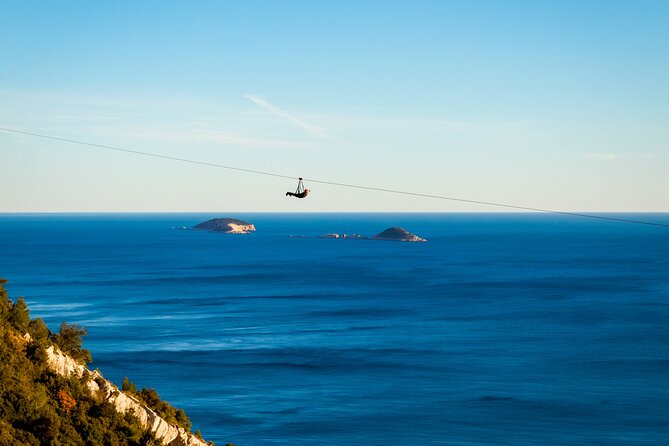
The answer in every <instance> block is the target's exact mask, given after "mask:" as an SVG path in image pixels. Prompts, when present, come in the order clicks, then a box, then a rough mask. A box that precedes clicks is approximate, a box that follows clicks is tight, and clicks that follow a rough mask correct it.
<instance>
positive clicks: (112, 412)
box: [0, 279, 209, 446]
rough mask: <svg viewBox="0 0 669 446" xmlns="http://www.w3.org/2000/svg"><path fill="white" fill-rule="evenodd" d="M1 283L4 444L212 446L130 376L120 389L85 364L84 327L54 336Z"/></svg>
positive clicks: (0, 422)
mask: <svg viewBox="0 0 669 446" xmlns="http://www.w3.org/2000/svg"><path fill="white" fill-rule="evenodd" d="M6 283H7V281H6V280H4V279H0V358H2V360H0V445H3V446H5V445H6V446H40V445H47V444H60V445H72V446H78V445H81V446H83V445H86V444H110V445H112V444H113V445H128V446H140V445H141V446H161V445H162V446H166V445H169V446H208V445H209V443H206V442H205V441H204V440H202V439H201V437H200V436H199V432H198V433H197V434H191V433H190V427H191V422H190V419H189V418H188V416H187V415H186V413H185V412H184V411H183V410H181V409H178V408H176V407H173V406H171V405H170V404H169V403H167V402H166V401H162V400H161V399H160V397H159V396H158V393H157V392H156V391H155V390H154V389H152V388H149V389H146V388H142V389H141V390H140V391H137V388H136V387H135V385H134V384H132V383H131V382H130V381H129V380H128V379H127V378H126V379H124V381H123V390H124V391H120V390H119V389H118V388H117V387H116V386H115V385H114V384H112V383H111V382H109V381H107V380H106V379H104V378H103V377H102V375H101V374H100V372H98V371H97V370H96V371H90V370H88V369H87V368H86V366H85V365H84V364H86V363H87V362H90V361H91V355H90V352H89V351H88V350H86V349H84V348H83V346H82V336H84V335H86V333H87V331H86V329H84V328H82V327H81V326H79V325H78V324H68V323H65V322H63V323H62V324H61V325H60V330H59V331H58V332H57V333H52V332H51V330H49V328H48V327H47V325H46V324H45V323H44V321H43V320H42V319H40V318H37V319H31V318H30V311H29V309H28V306H27V305H26V303H25V301H24V300H23V298H22V297H19V298H18V299H17V300H16V301H12V300H10V299H9V295H8V293H7V290H6V289H5V287H4V285H5V284H6Z"/></svg>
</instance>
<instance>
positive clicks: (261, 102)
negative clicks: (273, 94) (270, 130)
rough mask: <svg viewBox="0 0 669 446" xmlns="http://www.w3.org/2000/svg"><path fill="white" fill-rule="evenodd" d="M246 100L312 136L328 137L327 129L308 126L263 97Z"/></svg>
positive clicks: (248, 96) (247, 97) (249, 96)
mask: <svg viewBox="0 0 669 446" xmlns="http://www.w3.org/2000/svg"><path fill="white" fill-rule="evenodd" d="M245 98H246V99H248V100H249V101H251V102H253V103H254V104H255V105H257V106H258V107H260V108H262V109H263V110H266V111H268V112H270V113H272V114H273V115H274V116H278V117H279V118H283V119H286V120H288V121H290V122H292V123H293V124H295V125H297V126H298V127H300V128H302V129H303V130H304V131H306V132H307V133H309V134H311V135H316V136H326V135H325V129H322V128H320V127H316V126H314V125H311V124H307V123H306V122H304V121H302V120H301V119H298V118H296V117H295V116H293V115H291V114H290V113H288V112H287V111H285V110H283V109H281V108H279V107H277V106H276V105H274V104H272V103H270V102H268V101H267V100H265V99H264V98H263V97H261V96H257V95H252V94H248V95H246V96H245Z"/></svg>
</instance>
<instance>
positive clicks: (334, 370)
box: [0, 213, 669, 446]
mask: <svg viewBox="0 0 669 446" xmlns="http://www.w3.org/2000/svg"><path fill="white" fill-rule="evenodd" d="M214 217H236V218H241V219H244V220H248V221H250V222H252V223H254V224H255V226H256V228H257V232H256V233H254V234H249V235H228V234H219V233H211V232H206V231H197V230H188V229H178V228H179V227H182V226H185V227H191V226H193V225H195V224H197V223H199V222H201V221H204V220H207V219H210V218H214ZM618 217H621V215H618ZM622 217H623V218H632V219H643V220H649V221H655V222H664V223H669V214H626V215H622ZM390 226H402V227H404V228H405V229H407V230H409V231H410V232H413V233H415V234H417V235H419V236H422V237H425V238H427V239H428V242H427V243H397V242H382V241H370V240H354V239H322V238H319V237H318V236H319V235H321V234H324V233H330V232H338V233H348V234H351V233H357V234H363V235H374V234H376V233H378V232H381V231H382V230H384V229H386V228H388V227H390ZM291 235H293V236H305V237H291ZM0 277H4V278H7V279H9V280H10V282H9V284H8V286H7V287H8V290H9V292H10V295H11V296H12V297H14V298H15V297H17V296H18V295H23V296H24V298H25V299H26V301H27V303H28V305H29V307H30V309H31V313H32V315H33V316H34V317H35V316H38V317H42V318H44V319H45V321H46V322H47V324H48V325H49V327H50V328H51V329H52V330H54V331H57V329H58V326H59V324H60V323H61V321H68V322H72V323H79V324H82V325H84V326H85V327H87V328H88V332H89V334H88V336H87V337H86V339H85V347H87V348H88V349H90V350H91V351H92V354H93V359H94V362H93V364H92V365H91V367H92V368H96V367H97V368H99V369H100V371H101V372H102V374H103V375H104V376H105V377H107V378H108V379H111V380H112V381H114V382H116V383H117V384H120V383H121V381H122V379H123V377H124V376H128V377H129V378H130V379H131V380H132V381H133V382H134V383H135V384H137V385H138V386H139V387H141V386H147V387H149V386H151V387H154V388H155V389H156V390H157V391H158V393H159V394H160V396H161V397H162V398H163V399H165V400H167V401H169V402H170V403H172V404H173V405H176V406H177V407H182V408H184V409H185V410H186V412H187V413H188V414H189V415H190V417H191V419H192V421H193V429H200V430H201V431H202V434H203V436H204V437H205V438H206V439H207V440H212V441H215V442H216V443H217V444H219V445H220V446H222V445H224V444H225V443H226V442H232V443H235V444H236V445H237V446H244V445H314V446H315V445H319V446H322V445H390V444H393V445H394V444H396V445H409V444H411V445H468V446H474V445H663V444H669V229H667V228H662V227H652V226H641V225H633V224H624V223H615V222H610V221H600V220H587V219H581V218H574V217H568V216H557V215H544V214H525V213H518V214H451V213H448V214H272V213H266V214H239V213H238V214H214V213H212V214H48V215H38V214H35V215H32V214H31V215H29V214H3V215H0Z"/></svg>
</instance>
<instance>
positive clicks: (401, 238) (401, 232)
mask: <svg viewBox="0 0 669 446" xmlns="http://www.w3.org/2000/svg"><path fill="white" fill-rule="evenodd" d="M320 238H337V239H338V238H342V239H344V238H346V239H348V238H352V239H358V240H386V241H394V242H426V241H427V240H426V239H424V238H422V237H418V236H417V235H415V234H412V233H410V232H409V231H407V230H405V229H403V228H400V227H399V226H395V227H392V228H388V229H386V230H385V231H383V232H380V233H378V234H376V235H375V236H374V237H363V236H362V235H360V234H351V235H348V234H341V235H340V234H337V233H330V234H323V235H321V236H320Z"/></svg>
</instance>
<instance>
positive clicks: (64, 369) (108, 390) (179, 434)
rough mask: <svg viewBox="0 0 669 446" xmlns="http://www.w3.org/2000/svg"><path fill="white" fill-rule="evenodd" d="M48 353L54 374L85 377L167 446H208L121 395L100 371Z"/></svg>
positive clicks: (51, 351)
mask: <svg viewBox="0 0 669 446" xmlns="http://www.w3.org/2000/svg"><path fill="white" fill-rule="evenodd" d="M46 353H47V355H48V364H49V367H50V368H51V369H52V370H53V371H55V372H56V373H58V374H59V375H61V376H64V377H68V376H70V375H76V376H77V377H79V378H83V379H84V380H85V382H86V386H88V388H89V389H90V390H91V393H93V394H94V395H96V396H97V397H99V398H102V399H104V400H105V401H106V402H108V403H111V404H112V405H113V406H114V407H115V408H116V410H117V411H118V412H120V413H126V412H128V411H130V412H132V413H133V414H134V415H135V416H136V417H137V418H138V419H139V421H140V423H141V424H142V425H143V426H144V427H145V428H146V429H148V430H149V431H151V433H153V435H155V437H156V438H157V439H158V440H160V441H161V442H162V443H163V444H164V445H166V446H207V443H206V442H205V441H202V440H200V439H199V438H197V437H196V436H195V435H193V434H191V433H190V432H187V431H186V430H185V429H184V428H182V427H177V426H174V425H171V424H169V423H168V422H167V421H165V420H163V419H162V418H160V417H159V416H158V415H157V414H156V412H154V411H153V410H151V409H150V408H148V407H147V406H146V405H144V404H142V403H141V402H140V401H139V400H137V399H136V398H134V397H133V396H131V395H128V394H126V393H124V392H121V391H120V390H119V389H118V387H116V386H115V385H114V384H112V383H111V382H109V381H107V380H106V379H104V378H103V377H102V375H101V374H100V372H98V371H97V370H95V371H93V372H91V371H90V370H88V369H87V368H86V367H84V366H83V365H81V364H79V363H77V362H76V361H75V360H74V359H72V358H70V357H69V356H67V355H65V354H63V353H62V352H61V351H60V350H58V349H56V348H54V347H53V346H51V347H49V348H47V349H46Z"/></svg>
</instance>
